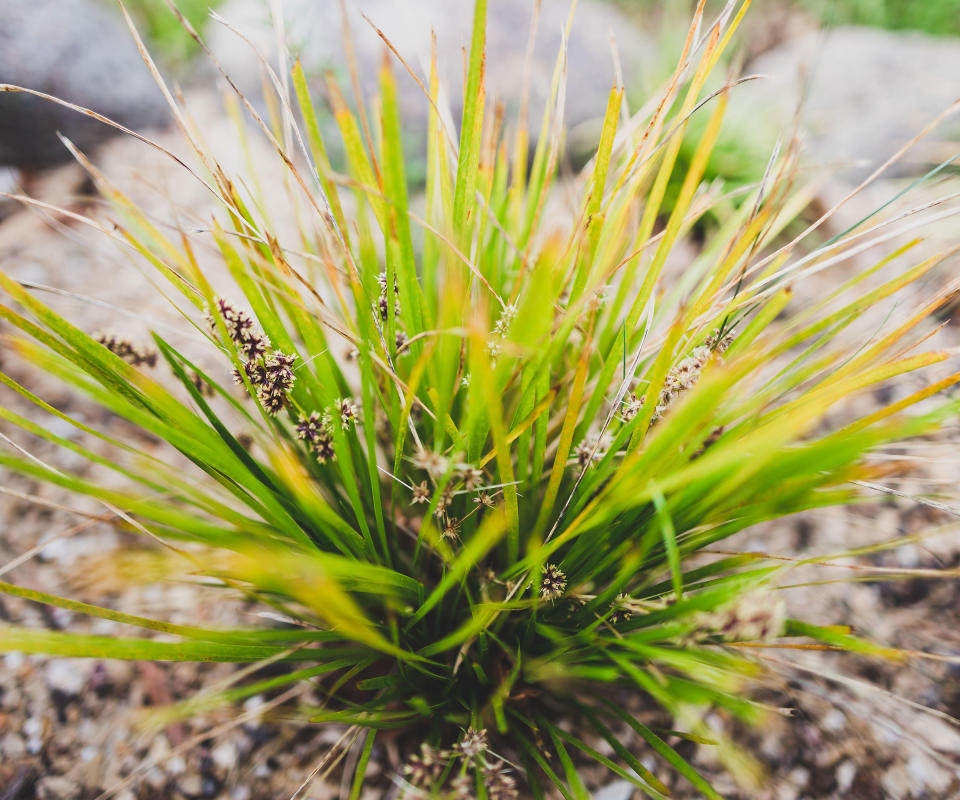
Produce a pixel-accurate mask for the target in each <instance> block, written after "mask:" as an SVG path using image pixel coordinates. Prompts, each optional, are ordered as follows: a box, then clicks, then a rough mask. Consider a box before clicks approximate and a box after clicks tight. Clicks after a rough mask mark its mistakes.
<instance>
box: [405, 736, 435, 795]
mask: <svg viewBox="0 0 960 800" xmlns="http://www.w3.org/2000/svg"><path fill="white" fill-rule="evenodd" d="M441 755H443V754H442V753H440V752H439V751H437V750H434V749H433V748H432V747H431V746H430V745H428V744H426V743H424V744H421V745H420V753H419V754H416V753H414V754H413V755H411V756H410V758H409V759H407V763H406V764H405V765H404V767H403V774H404V775H405V776H406V778H407V780H408V781H409V782H410V783H411V784H413V785H414V786H416V787H417V788H420V789H423V788H427V787H429V785H430V784H432V783H433V782H434V781H435V780H436V779H437V778H439V777H440V773H441V772H443V767H444V760H445V759H441Z"/></svg>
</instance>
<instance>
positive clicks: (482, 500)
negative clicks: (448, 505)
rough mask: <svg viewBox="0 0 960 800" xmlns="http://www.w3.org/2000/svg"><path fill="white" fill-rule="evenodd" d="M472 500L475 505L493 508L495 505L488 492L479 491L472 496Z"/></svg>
mask: <svg viewBox="0 0 960 800" xmlns="http://www.w3.org/2000/svg"><path fill="white" fill-rule="evenodd" d="M473 502H474V503H475V504H476V505H478V506H481V507H484V508H493V507H494V506H495V505H496V503H494V500H493V498H492V497H491V496H490V493H489V492H480V493H479V494H478V495H477V496H476V497H474V498H473Z"/></svg>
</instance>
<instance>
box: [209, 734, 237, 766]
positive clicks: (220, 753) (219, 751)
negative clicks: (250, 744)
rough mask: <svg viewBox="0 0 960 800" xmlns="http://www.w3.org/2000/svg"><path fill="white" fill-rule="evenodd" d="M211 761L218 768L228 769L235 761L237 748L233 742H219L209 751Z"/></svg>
mask: <svg viewBox="0 0 960 800" xmlns="http://www.w3.org/2000/svg"><path fill="white" fill-rule="evenodd" d="M210 757H211V758H212V759H213V763H214V764H216V765H217V766H218V767H220V769H224V770H230V769H233V767H234V766H235V765H236V763H237V748H236V745H234V744H233V742H229V741H227V742H221V743H220V744H218V745H217V746H216V747H214V748H213V750H212V751H211V752H210Z"/></svg>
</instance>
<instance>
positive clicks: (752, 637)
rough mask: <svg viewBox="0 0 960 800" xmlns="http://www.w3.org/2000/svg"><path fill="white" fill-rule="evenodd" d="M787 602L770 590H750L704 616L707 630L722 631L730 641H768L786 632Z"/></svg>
mask: <svg viewBox="0 0 960 800" xmlns="http://www.w3.org/2000/svg"><path fill="white" fill-rule="evenodd" d="M785 619H786V605H785V604H784V601H783V598H782V597H778V596H774V595H773V594H771V593H770V592H767V591H762V590H757V591H752V592H748V593H747V594H744V595H742V596H741V597H739V598H738V599H737V600H736V601H735V602H733V603H731V604H730V605H728V606H726V607H725V608H721V609H719V610H717V611H714V612H712V613H709V614H702V615H701V616H700V619H699V622H700V628H701V629H702V630H703V631H704V632H709V633H714V634H719V635H720V636H721V637H723V638H724V639H726V640H727V641H736V642H740V641H768V640H770V639H774V638H776V637H777V636H779V635H780V634H781V632H782V631H783V625H784V621H785Z"/></svg>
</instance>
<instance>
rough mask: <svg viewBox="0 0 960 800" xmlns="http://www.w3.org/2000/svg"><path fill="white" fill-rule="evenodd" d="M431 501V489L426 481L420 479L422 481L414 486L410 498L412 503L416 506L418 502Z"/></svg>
mask: <svg viewBox="0 0 960 800" xmlns="http://www.w3.org/2000/svg"><path fill="white" fill-rule="evenodd" d="M429 502H430V489H429V488H428V487H427V482H426V481H420V483H418V484H415V485H414V487H413V496H412V497H411V498H410V505H412V506H415V505H417V504H418V503H429Z"/></svg>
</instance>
